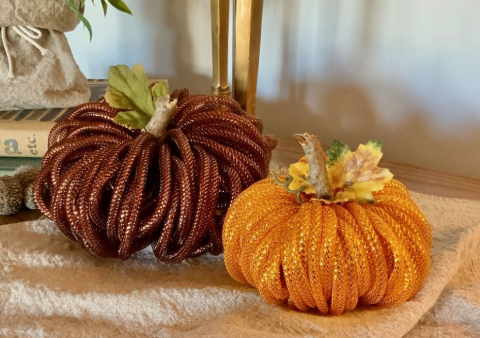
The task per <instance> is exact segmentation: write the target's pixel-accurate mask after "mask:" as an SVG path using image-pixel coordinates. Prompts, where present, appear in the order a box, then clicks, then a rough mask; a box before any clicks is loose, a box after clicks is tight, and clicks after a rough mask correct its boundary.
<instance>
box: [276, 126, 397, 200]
mask: <svg viewBox="0 0 480 338" xmlns="http://www.w3.org/2000/svg"><path fill="white" fill-rule="evenodd" d="M298 136H300V137H304V136H309V137H311V138H312V139H309V141H313V142H315V141H316V142H317V143H318V146H317V148H320V149H317V153H318V152H320V153H323V154H325V153H324V152H323V150H322V149H321V147H320V143H319V142H318V139H317V138H316V137H314V136H312V135H308V134H302V135H297V137H298ZM307 138H308V137H307ZM304 140H305V139H304ZM300 143H302V141H301V142H300ZM302 146H303V147H304V150H305V154H306V156H304V157H302V158H301V159H300V160H299V161H298V162H296V163H293V164H291V165H290V167H289V169H288V174H289V175H287V177H286V179H285V180H284V181H283V182H280V181H279V180H278V179H277V178H275V180H276V181H277V183H279V184H280V185H282V186H284V187H285V188H286V189H287V191H290V192H292V193H297V201H299V202H301V198H300V194H307V195H311V194H316V195H317V196H314V197H317V198H318V199H320V200H322V201H323V202H325V203H340V202H346V201H356V202H359V203H374V198H373V195H372V192H374V191H379V190H382V189H383V187H384V186H385V184H386V183H388V182H389V181H390V180H391V179H392V178H393V175H392V173H391V172H390V170H388V169H384V168H379V167H378V164H379V162H380V159H381V158H382V155H383V154H382V143H381V142H380V141H369V142H368V143H367V144H360V145H359V146H358V148H357V150H356V151H354V152H352V151H351V150H350V148H349V147H348V145H346V144H343V143H342V142H340V141H338V140H334V141H333V144H332V146H331V148H330V149H329V150H328V151H327V153H326V161H318V159H317V158H316V157H318V154H317V155H313V154H310V158H309V153H308V150H306V146H304V144H302ZM315 156H316V157H315ZM315 161H316V162H317V163H316V164H318V163H322V166H324V168H320V169H321V171H322V170H323V171H324V172H325V174H326V175H325V176H326V178H325V179H326V180H327V181H328V182H324V183H326V184H323V186H325V187H327V188H326V189H327V190H326V191H329V193H324V194H323V196H319V195H318V192H317V189H318V188H316V187H317V186H316V185H314V184H312V183H314V182H313V181H312V177H310V165H309V162H315ZM309 178H310V180H309Z"/></svg>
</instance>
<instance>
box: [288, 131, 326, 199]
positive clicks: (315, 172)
mask: <svg viewBox="0 0 480 338" xmlns="http://www.w3.org/2000/svg"><path fill="white" fill-rule="evenodd" d="M295 138H296V139H297V140H298V142H300V145H301V146H302V148H303V151H304V152H305V157H306V158H307V161H308V166H309V171H310V173H309V175H308V183H309V184H310V185H312V186H314V187H315V191H316V193H317V198H319V199H325V200H331V199H332V196H333V191H332V188H331V186H330V181H329V180H328V177H327V166H326V165H327V161H328V157H327V154H325V151H324V150H323V149H322V145H321V144H320V141H319V140H318V138H317V137H316V136H315V135H311V134H307V133H304V134H295Z"/></svg>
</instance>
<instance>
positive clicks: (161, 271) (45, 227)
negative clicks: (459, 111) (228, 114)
mask: <svg viewBox="0 0 480 338" xmlns="http://www.w3.org/2000/svg"><path fill="white" fill-rule="evenodd" d="M412 197H413V199H414V200H415V201H416V202H417V203H418V205H419V207H420V209H421V210H422V211H423V212H424V213H425V215H426V217H427V218H428V219H429V221H430V222H431V224H432V226H433V234H434V245H433V250H432V266H431V271H430V274H429V276H428V277H427V279H426V281H425V283H424V285H423V286H422V287H421V289H420V291H419V292H418V293H417V295H416V296H415V297H414V298H413V299H411V300H410V301H408V302H407V303H404V304H403V305H401V306H399V307H395V308H378V307H364V308H358V309H356V310H354V311H349V312H347V313H345V314H344V315H342V316H339V317H333V316H321V315H319V314H318V313H316V312H311V313H301V312H297V311H294V310H291V309H289V308H288V307H287V306H276V305H271V304H267V303H265V302H264V301H263V300H262V299H261V298H260V296H259V295H258V292H257V290H255V289H254V288H252V287H250V286H247V285H242V284H238V283H236V282H235V281H234V280H233V279H232V278H230V276H229V275H228V273H227V271H226V269H225V266H224V264H223V256H218V257H214V256H209V255H207V256H204V257H201V258H198V259H191V260H188V261H185V262H183V263H181V264H177V265H164V264H161V263H159V262H158V260H157V259H156V258H155V257H154V255H153V254H152V252H151V251H150V250H144V251H142V252H140V253H137V254H136V255H134V256H133V257H132V258H131V259H130V260H128V261H125V262H123V261H119V260H108V259H100V258H97V257H94V256H92V255H91V254H89V253H88V252H87V251H86V250H85V249H83V248H82V247H81V246H80V245H79V244H77V243H74V242H71V241H69V240H68V239H66V238H65V237H64V236H63V235H62V234H61V233H60V231H59V230H58V229H57V228H56V226H55V225H54V224H53V223H52V222H51V221H48V220H46V219H43V220H39V221H35V222H27V223H18V224H11V225H5V226H2V227H0V336H6V337H93V336H95V337H120V336H121V337H144V336H148V337H272V338H273V337H275V338H277V337H342V338H347V337H381V338H384V337H402V336H405V337H408V338H413V337H415V338H424V337H425V338H426V337H456V338H458V337H479V336H480V201H469V200H458V199H447V198H440V197H434V196H429V195H423V194H419V193H412Z"/></svg>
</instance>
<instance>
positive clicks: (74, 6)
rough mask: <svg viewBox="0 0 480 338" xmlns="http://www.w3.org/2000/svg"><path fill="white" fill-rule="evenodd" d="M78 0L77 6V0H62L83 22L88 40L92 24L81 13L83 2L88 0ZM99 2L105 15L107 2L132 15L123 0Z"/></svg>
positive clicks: (91, 31) (83, 6) (93, 2)
mask: <svg viewBox="0 0 480 338" xmlns="http://www.w3.org/2000/svg"><path fill="white" fill-rule="evenodd" d="M79 1H80V6H78V1H77V0H63V2H64V3H65V5H66V6H67V7H68V8H70V10H72V11H73V12H74V13H75V15H76V16H78V17H79V18H80V20H81V21H82V22H83V24H84V25H85V27H86V28H87V30H88V33H89V34H90V41H91V40H92V37H93V29H92V25H91V24H90V22H89V21H88V20H87V18H86V17H85V16H84V15H83V13H82V12H83V9H84V8H85V3H86V2H87V1H88V0H79ZM90 1H91V2H92V4H94V5H95V0H90ZM100 2H101V3H102V8H103V14H104V15H105V16H106V15H107V11H108V4H110V5H112V6H113V7H114V8H116V9H118V10H119V11H120V12H123V13H127V14H130V15H132V11H131V10H130V8H129V7H128V6H127V4H126V3H125V2H123V0H100Z"/></svg>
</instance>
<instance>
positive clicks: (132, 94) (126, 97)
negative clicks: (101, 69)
mask: <svg viewBox="0 0 480 338" xmlns="http://www.w3.org/2000/svg"><path fill="white" fill-rule="evenodd" d="M108 84H109V87H110V90H109V92H108V93H107V94H106V95H105V100H106V101H107V103H108V104H109V105H110V106H112V107H113V108H117V109H124V110H134V111H136V112H139V113H144V114H146V115H147V116H150V117H151V116H153V114H154V113H155V104H154V102H153V100H152V95H151V94H150V90H149V88H148V79H147V75H146V73H145V69H144V68H143V66H142V65H140V64H138V63H137V64H136V65H135V66H133V68H132V69H130V68H128V67H127V66H125V65H119V66H115V67H110V71H109V72H108Z"/></svg>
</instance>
